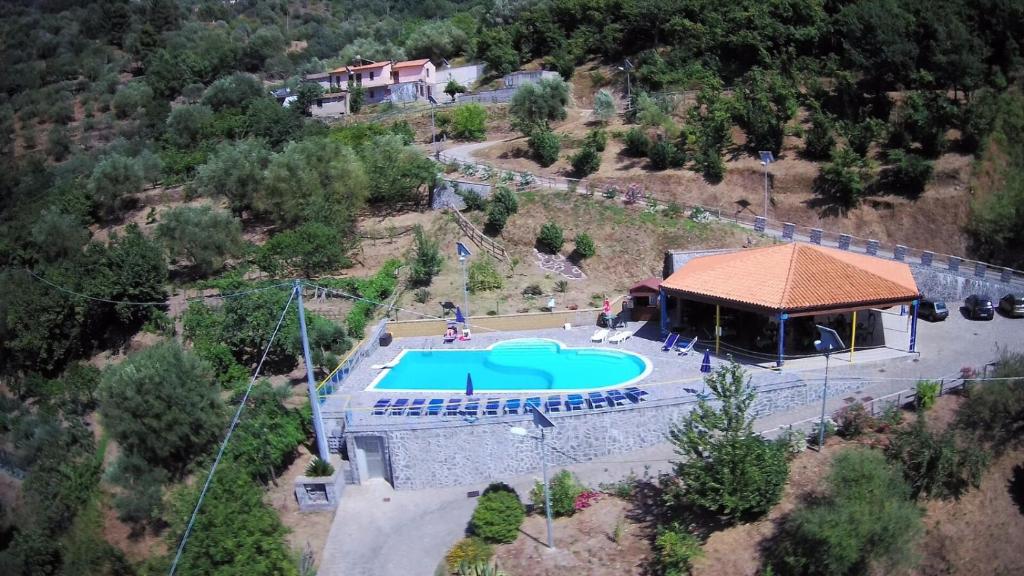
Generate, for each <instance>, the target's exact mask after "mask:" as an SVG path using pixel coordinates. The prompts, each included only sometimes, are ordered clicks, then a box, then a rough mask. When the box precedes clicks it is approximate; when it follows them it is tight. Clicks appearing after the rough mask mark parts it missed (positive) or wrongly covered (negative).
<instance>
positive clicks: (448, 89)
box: [444, 78, 466, 102]
mask: <svg viewBox="0 0 1024 576" xmlns="http://www.w3.org/2000/svg"><path fill="white" fill-rule="evenodd" d="M465 92H466V87H465V86H463V85H462V84H459V83H458V81H456V80H455V78H451V79H449V80H448V83H447V84H445V85H444V93H445V94H447V95H449V96H451V97H452V102H455V95H456V94H464V93H465Z"/></svg>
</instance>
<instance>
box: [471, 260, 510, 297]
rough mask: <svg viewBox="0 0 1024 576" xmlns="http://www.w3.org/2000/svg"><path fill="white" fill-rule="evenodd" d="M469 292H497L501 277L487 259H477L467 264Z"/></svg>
mask: <svg viewBox="0 0 1024 576" xmlns="http://www.w3.org/2000/svg"><path fill="white" fill-rule="evenodd" d="M468 275H469V291H470V292H472V293H474V294H476V293H477V292H487V291H488V290H498V289H500V288H501V286H502V282H501V275H500V274H498V271H497V270H495V269H494V264H492V263H491V260H490V259H489V258H478V259H476V260H473V261H472V262H470V264H469V272H468Z"/></svg>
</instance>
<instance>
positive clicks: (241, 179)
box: [191, 104, 276, 216]
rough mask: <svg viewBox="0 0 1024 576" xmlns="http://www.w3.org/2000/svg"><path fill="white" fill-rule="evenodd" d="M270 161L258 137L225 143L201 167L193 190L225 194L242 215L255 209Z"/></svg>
mask: <svg viewBox="0 0 1024 576" xmlns="http://www.w3.org/2000/svg"><path fill="white" fill-rule="evenodd" d="M275 106H276V104H275ZM269 161H270V151H269V150H267V147H266V146H265V145H264V144H263V143H262V142H260V141H259V140H238V141H234V142H223V143H221V144H220V145H219V146H217V148H216V150H214V152H213V153H212V154H210V156H209V158H208V159H207V161H206V164H203V165H202V166H200V167H199V170H198V171H197V172H196V178H195V180H193V181H192V184H191V186H192V189H193V190H194V191H195V192H196V193H198V194H200V195H203V196H208V197H217V196H223V197H224V198H225V199H226V200H227V201H228V205H229V206H230V207H231V212H232V213H233V214H235V215H236V216H241V215H242V214H243V213H245V211H246V210H250V209H252V207H253V198H254V195H255V193H256V191H257V190H260V189H261V188H262V187H263V182H264V179H265V175H264V170H265V169H266V167H267V165H268V163H269Z"/></svg>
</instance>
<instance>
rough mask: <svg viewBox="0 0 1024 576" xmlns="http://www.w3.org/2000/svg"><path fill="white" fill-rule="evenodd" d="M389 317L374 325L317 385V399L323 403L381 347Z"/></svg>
mask: <svg viewBox="0 0 1024 576" xmlns="http://www.w3.org/2000/svg"><path fill="white" fill-rule="evenodd" d="M387 325H388V322H387V319H384V320H381V321H380V322H378V323H377V325H376V326H374V328H373V330H372V331H370V334H369V335H368V336H367V337H366V338H364V339H363V340H362V341H361V342H360V343H359V344H357V345H356V346H355V347H354V348H353V349H352V350H351V351H350V352H349V353H348V356H345V358H344V359H343V360H342V361H341V363H339V364H338V367H337V368H335V369H334V371H333V372H331V373H330V374H328V375H327V377H326V378H324V379H323V380H322V381H321V382H320V384H319V385H317V387H316V395H317V399H318V400H319V401H320V403H321V404H323V403H324V401H325V400H327V397H328V396H330V395H331V394H334V391H335V390H336V389H337V388H338V385H340V384H341V383H342V382H343V381H344V380H345V378H348V375H349V374H351V373H352V371H353V370H355V368H356V367H357V366H359V363H360V362H362V361H363V359H365V358H366V357H367V356H369V355H370V354H373V353H374V352H376V351H377V349H378V348H380V337H381V336H382V335H383V334H384V332H385V330H387Z"/></svg>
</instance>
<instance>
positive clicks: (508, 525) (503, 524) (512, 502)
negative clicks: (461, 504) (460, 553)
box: [469, 490, 526, 544]
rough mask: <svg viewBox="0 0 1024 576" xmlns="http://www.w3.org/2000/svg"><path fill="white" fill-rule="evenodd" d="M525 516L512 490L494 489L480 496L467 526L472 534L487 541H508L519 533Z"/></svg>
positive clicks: (521, 505)
mask: <svg viewBox="0 0 1024 576" xmlns="http://www.w3.org/2000/svg"><path fill="white" fill-rule="evenodd" d="M525 516H526V511H525V509H524V508H523V503H522V502H520V501H519V496H518V495H517V494H516V493H515V492H514V491H512V492H508V491H505V490H494V491H491V492H486V493H484V494H483V495H482V496H480V499H479V500H478V501H477V504H476V510H474V511H473V517H472V518H471V519H470V521H469V527H470V530H471V531H472V533H473V535H474V536H478V537H480V538H482V539H484V540H486V541H487V542H493V543H496V544H502V543H508V542H513V541H515V539H516V537H517V536H518V535H519V525H520V524H522V523H523V518H524V517H525Z"/></svg>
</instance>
